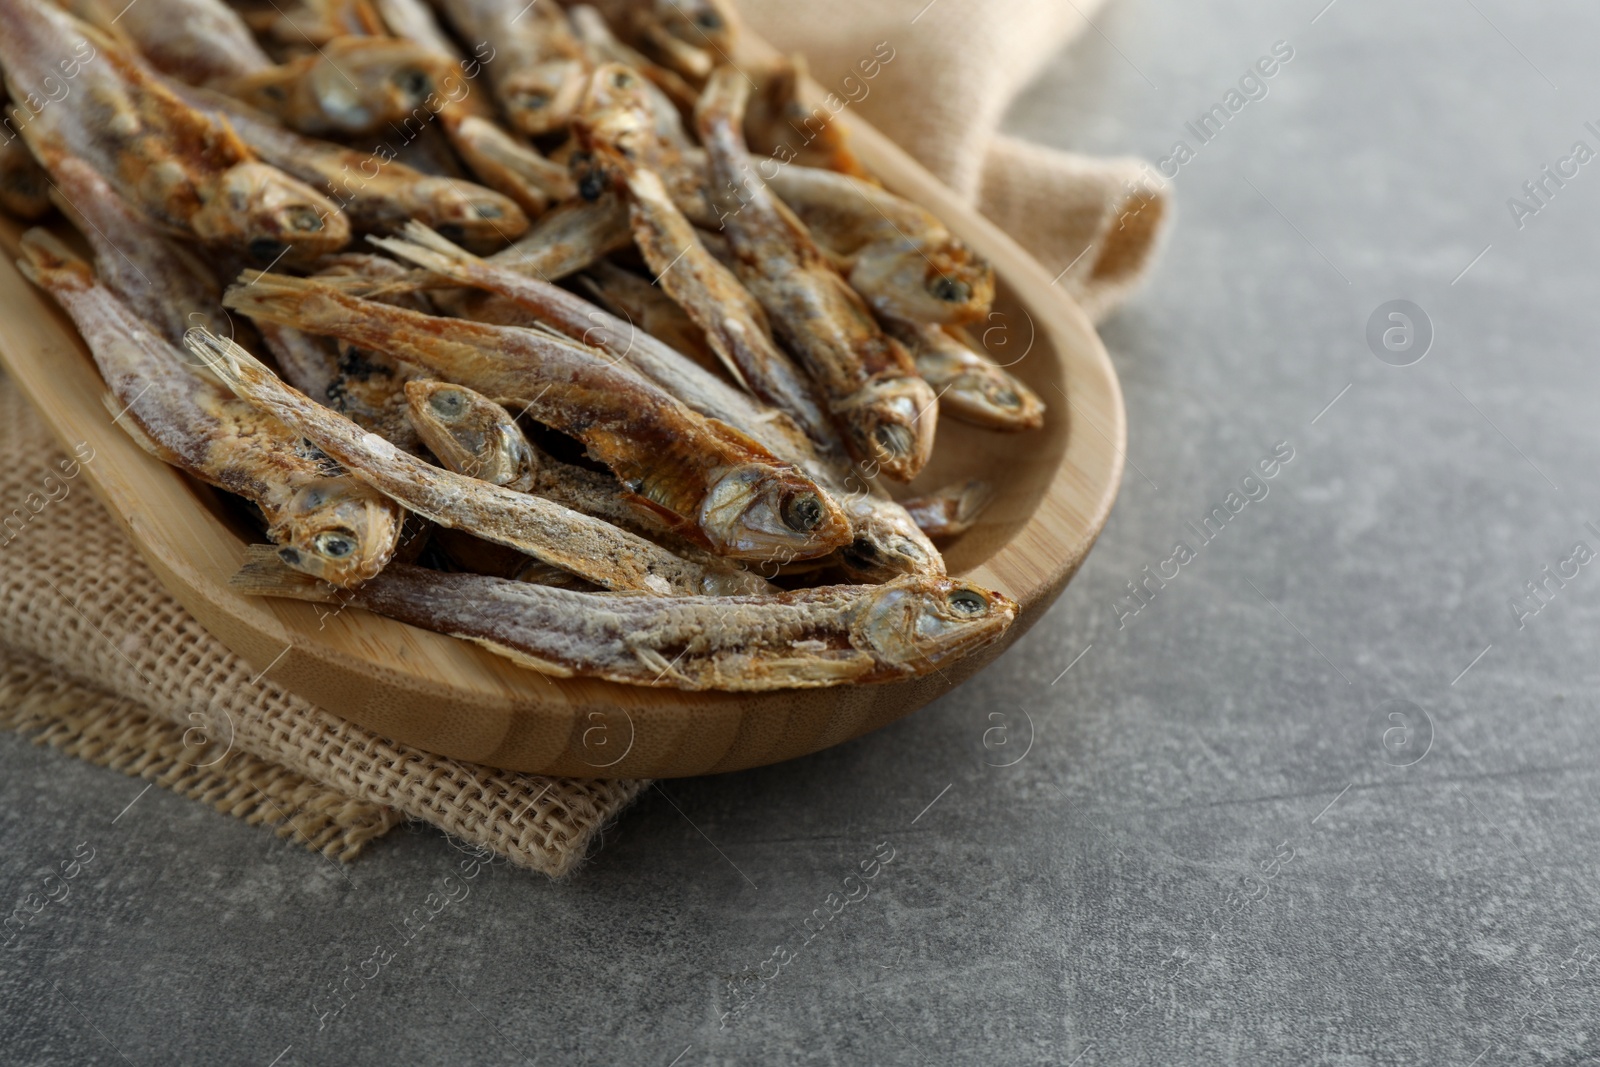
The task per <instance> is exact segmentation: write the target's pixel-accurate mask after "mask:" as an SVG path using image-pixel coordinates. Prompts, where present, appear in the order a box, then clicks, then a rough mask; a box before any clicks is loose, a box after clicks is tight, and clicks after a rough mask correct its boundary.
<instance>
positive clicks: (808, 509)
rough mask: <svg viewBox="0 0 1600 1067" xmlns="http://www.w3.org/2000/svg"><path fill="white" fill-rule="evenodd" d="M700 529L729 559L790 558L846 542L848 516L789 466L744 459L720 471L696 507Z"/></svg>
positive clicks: (811, 556)
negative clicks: (720, 475)
mask: <svg viewBox="0 0 1600 1067" xmlns="http://www.w3.org/2000/svg"><path fill="white" fill-rule="evenodd" d="M699 524H700V530H701V532H702V533H704V534H705V535H706V537H707V538H708V539H709V540H710V541H711V545H712V548H713V549H715V550H716V551H717V552H718V553H720V554H722V555H724V556H729V557H732V558H734V559H752V560H762V561H772V560H779V561H782V562H786V563H792V562H795V561H797V560H805V559H816V558H817V557H819V556H825V555H827V554H828V553H830V552H832V551H833V550H834V549H837V548H842V547H843V546H844V545H846V544H849V543H850V538H851V534H850V520H849V518H848V517H847V516H846V515H845V513H844V509H843V508H841V507H840V506H839V504H838V502H837V501H835V500H834V499H833V498H832V497H831V496H829V495H828V494H827V493H825V492H823V491H822V489H821V488H819V487H818V486H817V484H816V483H815V482H813V481H811V480H810V479H809V478H807V477H805V476H804V475H802V474H801V473H800V472H799V471H796V470H794V469H793V468H791V467H785V466H781V465H769V464H756V463H750V464H745V465H742V466H738V467H735V468H733V469H732V470H730V471H728V472H727V473H725V474H723V476H722V477H720V478H718V479H717V481H716V483H715V484H714V485H712V487H711V489H710V491H709V492H708V493H707V494H706V497H705V501H704V503H703V504H702V505H701V507H700V515H699Z"/></svg>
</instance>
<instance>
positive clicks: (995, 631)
mask: <svg viewBox="0 0 1600 1067" xmlns="http://www.w3.org/2000/svg"><path fill="white" fill-rule="evenodd" d="M1016 617H1017V603H1016V601H1014V600H1012V599H1011V598H1010V597H1008V596H1005V595H1004V594H1003V593H996V592H994V591H993V590H989V589H984V588H982V587H981V586H977V585H973V584H972V583H971V582H963V581H960V580H958V579H954V578H898V579H896V580H895V581H892V582H890V583H888V584H887V585H884V586H881V587H880V588H879V589H878V590H877V591H876V592H875V593H874V594H872V595H871V596H870V598H869V600H868V603H867V606H866V608H865V610H864V611H862V613H861V614H860V616H858V617H857V619H856V621H855V623H854V624H853V625H852V626H851V628H850V637H851V644H853V645H854V646H855V647H857V648H861V649H869V650H871V652H872V653H873V654H874V655H875V656H876V657H877V659H878V661H879V662H880V663H882V664H883V665H885V666H887V667H891V668H900V669H902V670H904V671H906V672H907V673H911V672H915V673H919V674H920V673H924V672H926V670H927V669H929V667H933V668H937V667H939V666H940V665H941V664H943V663H945V662H947V661H949V660H953V659H959V658H960V657H962V656H965V655H967V654H968V653H970V652H973V651H975V650H977V649H979V648H982V647H984V646H985V645H988V644H990V643H992V642H993V641H995V640H996V639H997V638H999V636H1000V635H1001V634H1003V633H1005V631H1006V630H1007V629H1008V628H1009V627H1010V626H1011V624H1012V622H1013V621H1015V620H1016Z"/></svg>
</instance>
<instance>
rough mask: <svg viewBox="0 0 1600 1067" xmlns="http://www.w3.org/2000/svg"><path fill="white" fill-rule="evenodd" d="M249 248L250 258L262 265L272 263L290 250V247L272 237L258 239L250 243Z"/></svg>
mask: <svg viewBox="0 0 1600 1067" xmlns="http://www.w3.org/2000/svg"><path fill="white" fill-rule="evenodd" d="M249 248H250V257H251V258H252V259H255V260H257V261H259V262H261V263H268V262H271V261H272V260H274V259H277V258H278V257H279V256H281V255H283V254H284V253H285V252H287V251H288V250H289V246H288V245H286V244H284V243H283V242H282V241H276V240H273V239H272V238H271V237H257V238H256V239H255V240H253V241H251V242H250V246H249Z"/></svg>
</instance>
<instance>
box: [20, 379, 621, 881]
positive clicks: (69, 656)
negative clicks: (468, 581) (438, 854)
mask: <svg viewBox="0 0 1600 1067" xmlns="http://www.w3.org/2000/svg"><path fill="white" fill-rule="evenodd" d="M0 455H3V456H5V457H7V462H6V463H5V464H4V465H3V466H0V500H5V501H12V502H15V504H14V506H15V505H21V506H22V507H23V508H24V509H25V511H26V513H27V514H28V516H29V518H28V521H27V523H26V525H24V526H22V527H21V529H20V530H16V531H14V532H13V531H12V530H6V531H5V532H3V533H0V542H6V543H5V544H4V547H3V548H0V561H3V564H4V565H3V566H0V662H6V661H10V662H17V661H19V660H20V661H21V662H22V663H24V664H26V663H28V662H30V661H29V660H28V659H27V657H34V658H35V659H34V662H37V661H40V660H42V661H44V662H46V663H48V664H50V665H51V666H53V667H54V668H55V670H56V672H58V675H59V676H62V677H65V678H68V679H71V680H72V681H73V682H76V683H78V684H79V685H80V686H83V687H86V688H87V689H88V690H91V691H92V690H98V691H99V692H98V694H93V693H91V694H90V699H91V700H92V701H94V702H97V704H96V706H99V707H109V706H108V705H107V704H106V700H107V699H108V697H107V696H106V695H107V694H117V695H119V696H120V697H122V698H124V699H125V700H127V701H129V702H131V703H132V705H133V706H134V710H135V711H136V712H138V713H139V714H140V715H142V716H144V717H146V718H150V719H159V720H165V721H166V722H168V723H172V724H175V725H176V727H177V728H178V730H179V734H180V751H178V752H176V753H171V754H168V755H165V756H163V755H160V754H155V755H152V757H151V759H150V760H149V761H148V762H145V763H140V764H138V766H139V767H140V771H141V773H145V774H147V775H150V776H153V777H156V778H157V780H158V781H163V784H167V783H168V782H170V783H172V787H174V788H180V786H181V784H182V783H185V782H186V778H185V767H184V764H185V762H187V763H188V764H190V765H198V764H204V763H210V762H212V761H213V760H218V761H219V762H217V763H216V765H215V767H214V768H212V769H213V770H214V771H215V774H216V776H217V783H216V785H215V786H214V788H216V789H220V790H221V793H220V794H219V796H226V797H239V798H241V800H246V799H248V794H249V791H250V789H251V787H252V786H255V787H256V788H259V786H260V783H257V782H255V778H256V777H257V776H259V773H260V772H259V769H258V766H257V763H256V762H255V761H265V762H266V763H268V764H272V765H275V766H277V767H279V768H282V769H284V770H286V771H288V772H292V773H293V774H294V775H295V776H297V777H298V778H299V779H303V780H305V782H307V783H310V784H312V785H314V786H317V787H320V788H321V789H322V790H323V791H328V792H333V793H337V794H341V795H343V796H344V797H346V798H347V799H350V800H352V801H355V802H357V803H358V808H357V809H352V810H351V811H350V812H349V813H348V817H347V818H345V822H344V823H342V824H341V831H340V834H336V835H334V836H330V837H328V838H327V839H326V842H325V843H326V844H328V845H332V846H333V847H332V848H330V849H329V851H330V853H331V854H336V855H337V854H344V855H350V854H353V853H354V851H356V850H357V849H358V848H359V843H360V842H361V841H364V840H365V839H366V838H369V837H371V836H373V834H371V833H368V832H367V831H366V828H367V827H368V826H369V825H370V824H371V823H372V821H373V820H374V819H375V818H378V817H377V816H374V815H373V814H371V812H370V810H369V809H371V808H373V807H382V808H388V809H393V811H392V813H391V814H390V815H388V816H384V817H382V818H381V819H380V820H379V821H380V822H383V823H384V825H383V827H382V828H383V829H387V828H388V827H389V826H391V825H393V824H394V821H395V820H396V819H397V818H398V817H399V816H402V815H403V816H411V817H412V818H418V819H425V820H427V821H428V822H430V823H433V824H434V825H435V826H438V827H441V828H442V829H444V830H446V831H447V832H449V833H451V834H454V835H455V836H457V837H459V838H462V839H464V840H465V841H468V842H470V843H473V844H477V845H482V846H485V847H488V848H491V849H493V850H494V851H495V852H497V853H500V854H502V855H505V856H507V857H509V858H510V859H511V861H512V862H513V863H517V864H520V865H522V866H525V867H531V868H533V869H535V870H538V871H543V872H544V873H546V874H549V875H555V876H559V875H563V874H566V873H567V872H569V871H571V870H572V869H573V867H574V866H576V865H577V864H578V863H579V861H581V860H582V858H583V855H584V852H585V850H586V849H587V847H588V845H589V841H590V839H591V838H592V837H593V836H594V835H595V833H596V832H598V831H599V829H600V828H601V826H603V825H604V824H605V822H606V821H607V820H608V819H610V818H611V817H612V816H613V815H615V814H616V813H617V812H618V811H620V810H621V809H622V808H623V807H625V806H626V805H627V804H628V803H629V802H630V801H632V800H633V798H634V797H636V796H637V795H638V794H639V792H640V791H641V790H642V789H643V788H644V783H641V782H590V781H576V780H567V779H558V778H541V777H538V776H536V775H528V774H515V773H511V772H507V771H499V770H494V769H491V768H485V767H476V766H471V765H468V764H463V763H458V762H456V761H454V760H449V759H444V758H442V757H439V756H433V755H430V754H428V753H425V752H419V751H417V750H416V749H412V748H408V747H406V746H404V745H397V744H393V743H390V742H388V741H385V740H383V739H381V738H378V737H375V736H373V735H372V734H370V733H367V732H366V731H364V730H361V729H359V728H358V727H355V726H353V725H351V724H350V723H347V722H345V721H344V720H343V719H339V718H337V717H335V716H333V715H330V714H328V713H327V712H325V711H322V710H320V709H318V708H316V707H314V706H312V705H310V704H308V703H306V702H305V701H303V700H300V699H299V698H298V697H295V696H293V695H291V694H289V693H287V692H285V691H283V690H282V689H279V688H278V687H277V686H275V685H273V684H271V682H270V681H262V682H258V683H257V682H252V681H251V679H252V677H253V676H254V675H255V673H256V672H255V671H253V670H251V668H250V667H249V665H247V664H246V663H245V662H244V661H243V660H240V659H239V658H238V657H236V656H234V655H233V654H232V653H231V652H229V651H228V650H227V649H226V648H224V647H223V645H222V643H221V642H220V641H218V640H217V639H216V638H214V637H212V636H211V635H210V634H209V633H207V632H206V631H205V630H204V629H202V628H201V627H200V624H199V623H197V622H195V621H194V619H193V618H192V617H190V615H189V614H188V612H186V611H184V610H183V608H182V606H180V605H179V604H178V602H177V601H175V600H173V599H172V598H171V597H170V596H168V595H167V593H166V591H165V590H164V589H162V588H161V585H160V583H159V582H157V581H156V578H155V575H154V574H153V573H152V572H151V571H150V568H149V567H147V566H146V565H145V563H144V561H143V560H142V559H141V558H140V557H139V555H138V553H137V552H136V551H135V550H134V548H133V545H132V543H131V542H129V541H128V540H127V539H126V538H124V537H123V536H122V534H121V532H120V531H119V530H118V529H117V527H116V525H115V523H114V522H113V521H112V519H111V517H110V516H109V515H108V514H107V513H106V512H105V510H104V509H103V508H101V507H100V505H99V504H98V503H97V502H96V501H95V500H94V499H93V498H92V497H91V496H90V495H89V494H88V492H87V490H86V488H85V486H84V485H83V483H82V482H81V481H77V482H71V483H63V482H61V481H60V480H59V479H56V480H54V481H53V482H46V480H45V479H46V476H47V475H48V474H50V472H52V471H54V470H56V469H57V468H56V466H55V465H56V463H57V462H58V460H59V459H60V456H59V455H58V454H57V453H56V450H55V448H54V446H53V445H52V444H51V443H50V435H49V433H48V431H47V430H46V429H45V428H44V427H43V426H42V425H41V424H40V422H39V421H38V418H37V416H36V415H34V413H33V411H32V410H31V409H30V408H29V407H28V405H27V403H26V401H24V400H23V398H22V396H21V394H20V392H19V391H18V390H17V389H16V387H15V386H14V385H13V384H12V383H11V382H10V381H9V380H8V379H4V378H0ZM62 485H65V486H66V493H65V495H64V496H63V495H62V492H61V489H60V488H55V489H54V492H53V493H52V494H51V495H53V496H56V497H60V499H49V497H47V496H41V495H39V493H40V489H41V487H42V486H62ZM30 495H32V499H33V501H34V504H33V505H32V506H30V505H29V504H28V503H27V501H28V500H29V498H30ZM34 507H37V508H38V511H37V513H36V514H35V513H34V510H33V509H34ZM8 538H9V541H8V540H7V539H8ZM33 676H34V677H35V678H38V677H39V676H38V673H37V671H35V672H34V675H33ZM27 677H28V675H27V673H26V672H24V673H23V674H22V675H20V676H19V677H18V679H17V680H15V681H13V683H12V688H11V692H10V693H6V692H0V705H5V704H10V703H11V700H12V699H15V697H16V695H17V694H19V693H20V692H23V691H27V687H26V686H25V684H23V683H25V681H26V679H27ZM72 691H73V690H70V689H65V690H61V691H60V693H61V695H63V696H65V695H69V694H70V693H71V692H72ZM80 691H81V690H80ZM8 698H10V699H8ZM113 703H114V702H113ZM48 706H49V705H48V702H46V703H42V704H41V703H36V704H35V705H34V708H33V711H32V713H31V714H27V715H24V713H23V712H19V711H17V710H16V709H15V708H13V709H12V710H11V712H10V717H11V718H12V719H13V720H14V721H22V722H26V723H28V724H39V723H41V718H40V716H41V715H42V714H43V709H45V708H47V707H48ZM19 716H22V719H21V720H19ZM30 728H32V727H30ZM63 728H64V729H67V730H69V731H70V730H72V729H73V728H74V727H73V726H72V725H70V724H68V725H65V726H64V727H63ZM78 728H79V729H81V727H78ZM185 730H192V731H193V733H192V734H191V740H198V739H199V738H201V737H202V736H203V737H205V738H208V739H211V740H212V742H213V744H214V745H221V746H223V750H224V752H227V753H228V755H227V756H226V757H220V756H218V755H211V754H199V753H197V754H194V755H192V756H187V755H186V754H185V753H184V752H183V751H182V750H181V735H182V732H183V731H185ZM152 739H153V740H157V739H158V740H159V743H161V744H166V743H169V741H170V735H167V734H157V735H154V736H153V738H152ZM85 751H87V750H86V749H85ZM240 754H242V755H243V756H246V757H254V760H251V759H242V760H241V759H239V756H240ZM108 762H109V761H108ZM121 762H123V761H119V765H120V763H121ZM208 788H213V787H208ZM180 791H185V790H184V789H183V788H180ZM378 832H381V830H380V831H378ZM341 835H343V836H341ZM363 835H365V836H363ZM346 838H348V839H347V840H346ZM313 840H315V838H313ZM319 847H321V846H319Z"/></svg>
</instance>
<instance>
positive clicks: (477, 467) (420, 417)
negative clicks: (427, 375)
mask: <svg viewBox="0 0 1600 1067" xmlns="http://www.w3.org/2000/svg"><path fill="white" fill-rule="evenodd" d="M406 406H407V416H408V417H409V418H410V420H411V424H412V425H413V426H415V427H416V430H417V433H418V434H419V435H420V436H421V437H422V441H423V443H424V444H426V445H427V446H428V447H429V448H430V449H432V451H433V454H434V455H436V456H438V457H439V459H440V460H442V461H443V462H444V465H445V466H446V467H449V468H450V469H451V470H453V471H455V472H456V473H458V474H465V475H467V476H468V477H472V478H478V479H481V480H482V481H485V482H493V483H494V484H495V485H512V484H514V483H517V482H526V481H527V479H528V478H530V477H531V475H532V474H533V469H534V462H535V460H534V453H533V448H532V446H530V445H529V444H528V439H527V437H525V436H524V435H523V433H522V430H521V429H519V428H518V426H517V424H516V421H515V420H514V419H513V418H512V417H511V413H510V412H509V411H507V410H506V409H505V408H503V407H501V406H500V405H499V404H496V403H495V402H494V401H492V400H490V399H489V398H488V397H486V396H483V395H482V394H481V393H475V392H473V391H472V390H471V389H468V388H466V387H464V386H460V385H451V384H450V383H448V382H438V381H426V380H413V381H409V382H406Z"/></svg>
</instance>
